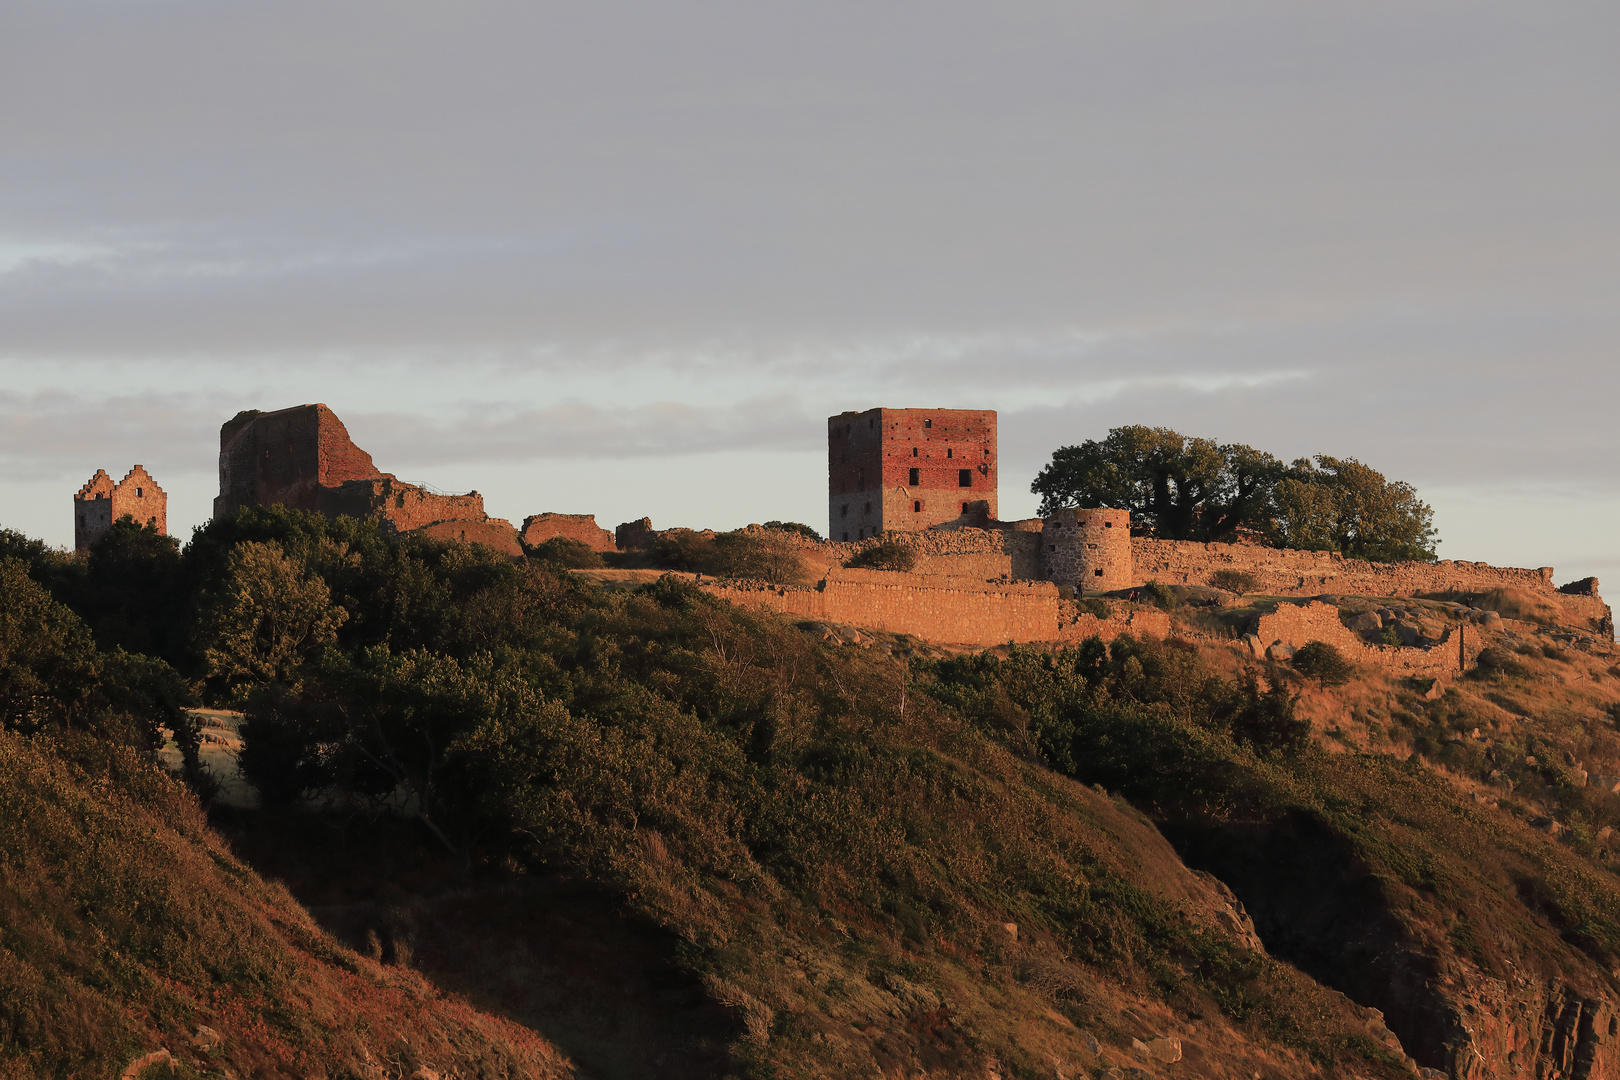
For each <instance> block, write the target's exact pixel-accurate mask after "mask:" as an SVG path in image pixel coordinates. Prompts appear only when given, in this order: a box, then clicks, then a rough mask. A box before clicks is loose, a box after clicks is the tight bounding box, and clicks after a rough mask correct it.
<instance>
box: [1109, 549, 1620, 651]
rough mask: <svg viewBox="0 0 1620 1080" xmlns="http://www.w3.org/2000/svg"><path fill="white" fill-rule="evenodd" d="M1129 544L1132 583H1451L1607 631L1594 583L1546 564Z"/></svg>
mask: <svg viewBox="0 0 1620 1080" xmlns="http://www.w3.org/2000/svg"><path fill="white" fill-rule="evenodd" d="M1131 547H1132V550H1133V555H1134V558H1135V562H1136V578H1137V581H1136V582H1135V584H1140V583H1142V582H1144V581H1150V580H1151V581H1160V582H1163V583H1165V584H1167V585H1207V584H1208V583H1209V579H1210V576H1211V575H1212V574H1214V573H1215V572H1216V571H1218V570H1241V571H1244V572H1246V573H1249V574H1252V575H1254V578H1255V581H1256V582H1257V584H1256V586H1255V591H1256V592H1257V593H1260V594H1263V595H1268V596H1316V595H1320V594H1323V593H1336V594H1345V595H1351V596H1389V597H1400V596H1416V595H1419V594H1423V593H1441V592H1448V591H1452V590H1456V591H1458V592H1463V593H1483V592H1487V591H1489V590H1491V589H1502V588H1509V589H1518V590H1521V591H1523V592H1526V593H1528V594H1530V595H1532V596H1534V597H1536V598H1537V599H1540V600H1543V601H1546V602H1547V603H1549V604H1551V605H1553V606H1555V607H1559V608H1562V609H1563V610H1564V611H1565V612H1566V613H1568V614H1569V615H1570V616H1571V617H1573V618H1574V619H1576V620H1577V621H1584V622H1586V623H1588V624H1589V625H1590V626H1591V627H1592V628H1593V629H1595V630H1598V631H1599V632H1602V633H1605V634H1607V635H1612V633H1613V621H1612V616H1611V613H1610V611H1609V606H1608V605H1607V604H1605V603H1604V602H1603V600H1602V598H1601V597H1599V596H1597V595H1596V591H1597V589H1596V585H1595V584H1593V585H1592V586H1591V590H1590V593H1588V594H1586V595H1572V594H1569V593H1561V592H1559V591H1558V589H1557V588H1556V587H1555V586H1554V585H1553V576H1552V575H1553V570H1552V568H1551V567H1540V568H1538V569H1535V570H1525V569H1515V568H1512V567H1501V566H1491V565H1489V564H1487V563H1480V562H1454V561H1452V560H1450V559H1442V560H1441V561H1439V562H1433V563H1420V562H1397V563H1371V562H1365V561H1363V560H1361V559H1346V558H1345V557H1344V556H1342V555H1339V554H1338V553H1336V552H1329V551H1290V550H1287V549H1283V548H1268V547H1259V546H1257V545H1252V544H1198V543H1189V542H1186V541H1179V540H1152V539H1148V538H1146V537H1140V536H1139V537H1135V538H1134V539H1133V540H1132V541H1131ZM1605 628H1606V629H1605Z"/></svg>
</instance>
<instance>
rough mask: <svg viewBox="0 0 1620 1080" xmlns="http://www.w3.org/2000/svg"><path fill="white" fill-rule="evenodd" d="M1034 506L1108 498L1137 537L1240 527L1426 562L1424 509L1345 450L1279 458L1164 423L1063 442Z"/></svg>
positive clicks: (1285, 541) (1322, 547) (1311, 545)
mask: <svg viewBox="0 0 1620 1080" xmlns="http://www.w3.org/2000/svg"><path fill="white" fill-rule="evenodd" d="M1030 490H1031V491H1033V492H1035V494H1037V495H1039V496H1040V497H1041V505H1040V513H1041V514H1043V515H1045V514H1050V513H1053V512H1054V511H1056V510H1058V509H1061V508H1063V507H1069V506H1079V507H1086V508H1094V507H1100V506H1110V507H1115V508H1118V509H1123V510H1129V511H1130V512H1131V529H1132V532H1134V533H1137V534H1138V535H1148V536H1157V537H1162V538H1164V539H1167V540H1202V541H1226V540H1231V539H1233V538H1234V537H1235V536H1236V535H1237V533H1238V530H1239V529H1249V530H1252V531H1254V532H1256V533H1259V534H1262V535H1264V536H1266V537H1267V538H1268V539H1269V540H1270V541H1271V542H1272V543H1274V544H1276V545H1277V546H1278V547H1286V548H1299V549H1303V550H1310V551H1337V552H1339V553H1340V554H1342V555H1345V556H1348V557H1351V558H1357V559H1368V560H1371V561H1374V562H1392V561H1396V560H1403V559H1411V560H1421V561H1432V560H1433V559H1434V557H1435V553H1434V546H1435V544H1436V543H1438V540H1437V538H1436V536H1435V531H1434V527H1433V519H1434V512H1433V510H1431V509H1430V508H1429V506H1428V504H1426V503H1424V502H1423V501H1422V500H1421V499H1419V498H1418V497H1417V492H1416V491H1415V490H1414V489H1413V487H1412V485H1410V484H1406V483H1402V482H1400V481H1392V480H1387V479H1385V477H1384V475H1383V474H1382V473H1380V472H1378V471H1377V470H1375V469H1372V468H1370V467H1369V466H1366V465H1363V464H1362V463H1361V462H1359V461H1357V460H1355V459H1354V458H1342V459H1341V458H1333V457H1328V456H1326V455H1318V456H1317V457H1316V458H1315V459H1314V460H1313V459H1311V458H1300V459H1299V460H1297V461H1295V462H1294V463H1293V464H1292V465H1286V466H1285V465H1284V464H1283V463H1282V462H1281V461H1279V460H1278V459H1277V458H1275V457H1273V456H1272V455H1270V454H1268V453H1266V452H1264V451H1261V450H1256V449H1254V448H1253V447H1250V446H1244V445H1242V444H1241V443H1227V444H1218V443H1216V442H1215V441H1214V440H1212V439H1200V438H1189V437H1188V436H1185V435H1182V434H1181V433H1179V432H1176V431H1171V430H1170V429H1169V428H1150V427H1144V426H1142V425H1134V426H1131V427H1121V428H1114V429H1112V430H1111V431H1109V433H1108V437H1107V438H1105V439H1103V440H1101V441H1098V440H1095V439H1088V440H1086V441H1085V442H1083V443H1081V444H1080V445H1078V446H1064V447H1060V448H1058V449H1057V450H1056V451H1054V452H1053V454H1052V460H1051V462H1049V463H1048V464H1047V465H1046V467H1045V468H1043V469H1042V470H1041V472H1040V475H1039V476H1037V477H1036V478H1035V481H1034V483H1032V484H1031V485H1030Z"/></svg>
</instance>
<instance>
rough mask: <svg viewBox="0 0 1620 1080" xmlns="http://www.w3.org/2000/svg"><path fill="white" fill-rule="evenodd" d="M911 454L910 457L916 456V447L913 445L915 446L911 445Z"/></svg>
mask: <svg viewBox="0 0 1620 1080" xmlns="http://www.w3.org/2000/svg"><path fill="white" fill-rule="evenodd" d="M911 456H912V457H916V456H917V448H916V447H915V446H913V447H912V448H911Z"/></svg>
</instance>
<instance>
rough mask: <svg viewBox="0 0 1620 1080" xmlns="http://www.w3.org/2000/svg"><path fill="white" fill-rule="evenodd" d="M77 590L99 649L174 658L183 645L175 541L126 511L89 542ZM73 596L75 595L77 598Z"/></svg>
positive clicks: (182, 595)
mask: <svg viewBox="0 0 1620 1080" xmlns="http://www.w3.org/2000/svg"><path fill="white" fill-rule="evenodd" d="M77 592H78V593H79V594H80V595H82V596H83V598H84V600H83V601H81V602H80V603H79V604H77V605H76V606H77V608H78V610H79V611H81V612H82V614H83V617H84V620H85V622H86V623H88V624H89V626H90V629H91V631H92V632H93V633H94V634H95V637H96V643H97V644H98V645H100V646H101V647H102V648H104V649H110V648H123V649H128V650H129V651H131V652H138V653H150V654H152V655H154V656H162V657H164V658H166V659H169V660H175V659H177V658H179V657H181V656H183V655H184V653H185V651H186V648H187V646H188V645H189V644H190V642H188V641H187V640H186V635H185V622H186V619H187V616H188V615H189V612H187V611H186V610H185V607H184V605H185V602H186V594H185V589H184V587H183V584H182V566H181V560H180V543H179V541H178V540H176V539H175V538H174V537H172V536H164V535H163V534H162V533H160V532H158V530H157V526H155V525H151V524H136V523H135V521H134V520H133V519H132V518H131V517H130V516H129V515H127V514H126V515H125V516H124V517H122V518H119V519H118V520H117V521H115V522H113V524H112V528H110V529H108V530H107V532H105V533H104V534H102V536H101V537H100V538H99V539H98V540H97V541H96V542H95V544H94V545H92V546H91V548H90V552H89V556H88V558H87V560H86V563H85V573H84V576H83V579H82V582H81V583H80V584H79V585H78V589H77ZM76 598H77V597H76Z"/></svg>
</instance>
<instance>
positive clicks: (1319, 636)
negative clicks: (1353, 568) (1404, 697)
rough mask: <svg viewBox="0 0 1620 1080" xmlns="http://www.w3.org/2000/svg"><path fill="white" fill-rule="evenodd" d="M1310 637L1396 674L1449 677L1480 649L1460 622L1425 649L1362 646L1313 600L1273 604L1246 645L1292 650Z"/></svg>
mask: <svg viewBox="0 0 1620 1080" xmlns="http://www.w3.org/2000/svg"><path fill="white" fill-rule="evenodd" d="M1313 641H1321V642H1325V643H1326V644H1328V645H1332V646H1333V647H1334V648H1336V649H1338V650H1339V652H1341V653H1343V654H1344V658H1345V659H1346V660H1349V661H1351V662H1352V663H1356V664H1364V665H1367V666H1369V667H1379V668H1383V669H1384V670H1386V671H1389V672H1391V673H1393V674H1394V675H1396V676H1422V677H1426V678H1438V679H1451V678H1454V677H1456V676H1457V675H1460V674H1462V673H1463V672H1465V671H1467V670H1468V669H1469V668H1471V667H1473V666H1474V662H1475V661H1476V660H1477V659H1478V658H1479V654H1480V652H1481V651H1482V650H1483V649H1484V647H1485V646H1484V641H1483V640H1482V639H1481V637H1480V634H1479V631H1478V630H1474V629H1471V628H1470V627H1468V626H1466V625H1462V624H1459V625H1456V626H1451V627H1448V628H1447V629H1446V631H1445V633H1444V635H1443V636H1442V637H1441V639H1440V641H1439V643H1438V644H1435V645H1432V646H1430V647H1428V648H1403V647H1400V646H1396V645H1377V646H1375V645H1368V644H1367V643H1366V642H1364V641H1363V640H1362V639H1361V638H1360V636H1358V635H1357V634H1355V633H1353V632H1352V631H1350V630H1349V629H1347V628H1346V627H1345V625H1344V623H1343V622H1341V621H1340V620H1339V609H1338V608H1337V607H1335V606H1333V605H1332V604H1324V603H1322V602H1320V601H1317V600H1313V601H1311V602H1310V603H1307V604H1279V605H1278V606H1277V610H1276V611H1274V612H1272V613H1271V614H1268V615H1262V616H1260V618H1259V619H1257V620H1256V622H1255V626H1254V629H1253V631H1252V633H1251V634H1250V646H1251V648H1253V649H1254V651H1255V653H1256V654H1257V655H1264V654H1265V652H1266V651H1267V650H1269V649H1270V648H1271V647H1272V646H1274V645H1286V646H1289V647H1290V648H1294V649H1297V648H1299V647H1301V646H1303V645H1307V644H1309V643H1310V642H1313Z"/></svg>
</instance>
